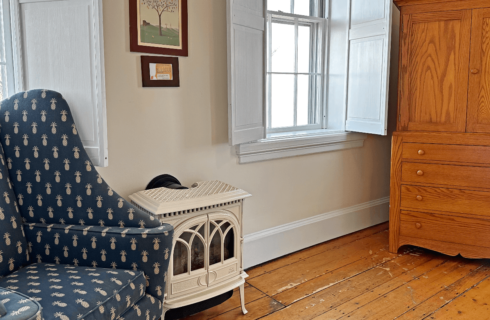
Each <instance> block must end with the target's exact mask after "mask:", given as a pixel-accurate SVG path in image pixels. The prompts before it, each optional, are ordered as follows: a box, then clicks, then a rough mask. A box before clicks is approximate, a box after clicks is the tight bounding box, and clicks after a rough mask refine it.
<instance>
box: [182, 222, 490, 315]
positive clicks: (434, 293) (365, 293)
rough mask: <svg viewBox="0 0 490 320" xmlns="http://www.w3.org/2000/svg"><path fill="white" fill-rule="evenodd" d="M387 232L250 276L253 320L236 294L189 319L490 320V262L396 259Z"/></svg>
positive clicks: (424, 255)
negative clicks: (489, 300) (243, 311)
mask: <svg viewBox="0 0 490 320" xmlns="http://www.w3.org/2000/svg"><path fill="white" fill-rule="evenodd" d="M387 229H388V225H387V224H382V225H378V226H375V227H372V228H369V229H366V230H362V231H360V232H357V233H354V234H350V235H347V236H344V237H341V238H338V239H335V240H332V241H328V242H325V243H322V244H319V245H317V246H314V247H311V248H307V249H305V250H302V251H299V252H295V253H293V254H290V255H288V256H285V257H282V258H279V259H276V260H274V261H271V262H269V263H266V264H263V265H260V266H257V267H255V268H253V269H250V270H247V273H248V274H249V275H250V277H249V278H248V279H247V284H246V288H245V300H246V308H247V310H248V311H249V312H248V313H247V314H246V315H243V314H242V311H241V306H240V299H239V294H238V291H237V290H235V292H234V295H233V297H232V298H230V299H229V300H228V301H226V302H224V303H222V304H221V305H219V306H216V307H214V308H211V309H209V310H206V311H203V312H201V313H199V314H197V315H194V316H192V317H189V318H188V319H189V320H208V319H250V320H252V319H266V320H279V319H281V320H282V319H286V320H288V319H294V320H304V319H305V320H306V319H308V320H310V319H317V320H320V319H329V320H332V319H345V320H347V319H356V320H357V319H376V320H388V319H390V320H391V319H397V320H416V319H426V320H430V319H438V320H439V319H471V320H473V319H478V320H480V319H488V320H490V308H489V304H490V303H489V302H487V301H488V297H489V296H490V260H488V259H487V260H470V259H464V258H462V257H450V256H445V255H442V254H440V253H437V252H433V251H429V250H425V249H420V248H416V247H411V246H406V247H403V248H402V249H400V250H399V252H398V254H391V253H389V252H388V231H387Z"/></svg>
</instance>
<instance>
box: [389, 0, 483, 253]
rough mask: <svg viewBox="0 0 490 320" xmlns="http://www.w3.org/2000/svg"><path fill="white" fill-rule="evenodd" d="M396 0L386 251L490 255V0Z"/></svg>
mask: <svg viewBox="0 0 490 320" xmlns="http://www.w3.org/2000/svg"><path fill="white" fill-rule="evenodd" d="M394 2H395V4H396V5H397V6H398V8H399V9H400V10H401V22H400V57H399V59H400V65H399V89H398V115H397V116H398V117H397V131H396V132H395V133H394V135H393V141H392V144H393V145H392V158H391V186H390V189H391V196H390V251H391V252H397V250H398V248H399V247H400V246H403V245H414V246H419V247H424V248H428V249H431V250H435V251H439V252H442V253H445V254H448V255H457V254H461V255H462V256H464V257H467V258H490V0H457V1H454V0H453V1H450V0H394Z"/></svg>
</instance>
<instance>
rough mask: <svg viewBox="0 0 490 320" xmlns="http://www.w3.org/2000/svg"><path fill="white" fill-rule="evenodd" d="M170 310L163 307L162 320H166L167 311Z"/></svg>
mask: <svg viewBox="0 0 490 320" xmlns="http://www.w3.org/2000/svg"><path fill="white" fill-rule="evenodd" d="M168 310H170V309H168V308H165V307H162V317H161V318H160V320H165V313H167V311H168Z"/></svg>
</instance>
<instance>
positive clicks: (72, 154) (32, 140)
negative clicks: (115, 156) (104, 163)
mask: <svg viewBox="0 0 490 320" xmlns="http://www.w3.org/2000/svg"><path fill="white" fill-rule="evenodd" d="M0 125H1V132H0V136H1V137H2V144H3V147H4V150H5V154H6V161H7V165H8V168H9V170H10V179H11V180H12V183H13V185H14V190H15V194H16V195H17V198H18V204H19V206H20V210H21V212H22V216H23V217H24V218H25V219H26V220H27V221H28V222H42V223H48V224H51V223H54V224H56V223H59V224H87V225H97V224H98V225H101V226H118V227H119V226H120V227H132V228H134V227H136V228H140V227H141V228H142V227H147V228H152V227H158V226H160V225H161V223H160V222H159V221H158V219H156V218H154V217H153V216H150V215H148V214H146V213H144V212H142V211H141V210H139V209H138V208H136V207H134V206H133V205H131V204H130V203H129V202H127V201H125V200H124V199H123V198H122V197H120V196H119V195H118V194H117V193H116V192H115V191H113V190H112V189H111V187H109V185H107V183H105V181H104V180H103V179H102V177H101V176H100V175H99V174H98V173H97V170H96V169H95V168H94V166H93V164H92V162H91V161H90V158H89V157H88V155H87V153H86V151H85V149H84V148H83V145H82V141H81V139H80V136H79V134H78V129H77V126H76V125H75V122H74V120H73V117H72V115H71V112H70V108H69V107H68V104H67V103H66V101H65V99H64V98H63V97H62V96H61V94H59V93H57V92H54V91H48V90H32V91H28V92H24V93H18V94H16V95H14V96H12V97H10V98H9V99H7V100H4V101H2V104H1V108H0Z"/></svg>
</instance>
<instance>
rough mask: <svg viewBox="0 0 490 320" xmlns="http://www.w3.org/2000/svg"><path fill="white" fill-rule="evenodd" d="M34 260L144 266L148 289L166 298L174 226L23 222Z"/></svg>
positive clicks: (103, 265) (129, 266)
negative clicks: (150, 226) (105, 225)
mask: <svg viewBox="0 0 490 320" xmlns="http://www.w3.org/2000/svg"><path fill="white" fill-rule="evenodd" d="M24 230H25V234H26V238H27V243H28V247H29V253H30V254H29V256H30V259H31V260H34V261H31V262H48V263H60V264H73V265H78V266H91V267H100V268H117V269H127V270H136V269H138V270H142V271H143V272H144V273H145V276H146V279H147V285H148V288H147V292H148V293H149V294H151V295H153V296H155V297H158V298H159V299H161V300H163V294H164V290H165V281H166V279H167V270H168V264H169V257H170V253H171V250H172V236H173V227H172V226H171V225H169V224H164V225H162V226H160V227H157V228H117V227H99V226H77V225H60V224H51V225H47V224H42V223H30V224H25V225H24Z"/></svg>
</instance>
